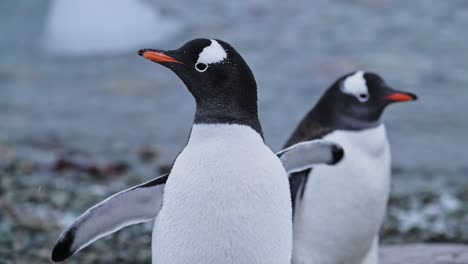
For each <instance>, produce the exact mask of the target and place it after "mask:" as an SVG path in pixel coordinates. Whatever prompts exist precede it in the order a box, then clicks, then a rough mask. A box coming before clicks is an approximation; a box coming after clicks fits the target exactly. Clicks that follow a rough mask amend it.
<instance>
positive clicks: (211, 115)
mask: <svg viewBox="0 0 468 264" xmlns="http://www.w3.org/2000/svg"><path fill="white" fill-rule="evenodd" d="M196 104H197V109H196V112H195V120H194V123H195V124H238V125H246V126H250V127H251V128H252V129H254V130H255V131H257V133H259V134H260V136H261V137H262V138H263V131H262V126H261V124H260V121H259V119H258V114H257V104H256V101H255V103H254V106H252V104H250V107H249V108H246V107H245V106H242V105H239V104H236V103H235V102H228V101H227V100H220V101H218V100H210V101H206V102H205V101H200V100H197V102H196Z"/></svg>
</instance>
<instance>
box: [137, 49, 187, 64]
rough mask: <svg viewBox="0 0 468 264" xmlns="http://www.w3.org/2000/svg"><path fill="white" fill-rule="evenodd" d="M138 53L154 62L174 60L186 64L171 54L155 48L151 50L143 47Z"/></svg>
mask: <svg viewBox="0 0 468 264" xmlns="http://www.w3.org/2000/svg"><path fill="white" fill-rule="evenodd" d="M138 55H140V56H142V57H143V58H146V59H148V60H151V61H154V62H158V63H161V62H174V63H180V64H184V63H183V62H180V61H178V60H176V59H174V58H172V57H171V56H168V55H166V54H164V53H162V52H159V51H155V50H149V49H143V50H140V51H138Z"/></svg>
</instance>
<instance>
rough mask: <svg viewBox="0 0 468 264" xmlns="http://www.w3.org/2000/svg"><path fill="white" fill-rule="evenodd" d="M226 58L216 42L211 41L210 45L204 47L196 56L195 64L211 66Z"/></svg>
mask: <svg viewBox="0 0 468 264" xmlns="http://www.w3.org/2000/svg"><path fill="white" fill-rule="evenodd" d="M226 58H227V53H226V51H225V50H224V49H223V47H222V46H221V45H220V44H219V43H218V41H216V40H213V39H212V40H211V44H210V45H209V46H207V47H205V48H204V49H203V50H202V52H200V55H198V60H197V63H204V64H207V65H208V64H213V63H219V62H222V61H223V60H225V59H226Z"/></svg>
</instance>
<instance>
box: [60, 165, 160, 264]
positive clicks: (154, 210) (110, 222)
mask: <svg viewBox="0 0 468 264" xmlns="http://www.w3.org/2000/svg"><path fill="white" fill-rule="evenodd" d="M168 176H169V174H164V175H162V176H159V177H157V178H155V179H153V180H151V181H148V182H145V183H142V184H140V185H137V186H134V187H132V188H129V189H127V190H124V191H121V192H119V193H116V194H114V195H112V196H110V197H109V198H107V199H105V200H104V201H102V202H100V203H98V204H96V205H95V206H93V207H91V208H89V209H88V210H87V211H86V212H84V213H83V214H82V215H80V216H79V217H78V218H77V219H76V220H75V221H74V222H73V223H72V224H71V225H70V226H69V227H68V228H67V229H66V230H65V231H64V232H63V233H62V234H61V235H60V237H59V239H58V241H57V243H56V244H55V246H54V249H53V251H52V260H53V261H55V262H58V261H63V260H65V259H67V258H68V257H70V256H72V255H73V254H75V253H76V252H78V251H80V250H81V249H83V248H85V247H86V246H88V245H89V244H91V243H93V242H94V241H96V240H98V239H99V238H102V237H104V236H107V235H109V234H112V233H114V232H116V231H118V230H120V229H122V228H124V227H126V226H129V225H134V224H138V223H143V222H147V221H150V220H153V219H154V218H155V217H156V216H157V214H158V213H159V208H160V207H161V205H162V201H163V193H164V186H165V183H166V181H167V178H168Z"/></svg>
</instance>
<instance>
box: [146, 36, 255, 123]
mask: <svg viewBox="0 0 468 264" xmlns="http://www.w3.org/2000/svg"><path fill="white" fill-rule="evenodd" d="M138 54H139V55H140V56H143V57H144V58H146V59H149V60H151V61H154V62H157V63H159V64H161V65H163V66H165V67H167V68H169V69H170V70H172V71H173V72H174V73H175V74H177V76H178V77H179V78H180V79H181V80H182V81H183V82H184V84H185V85H186V86H187V88H188V90H189V91H190V93H191V94H192V95H193V96H194V97H195V100H196V102H197V111H198V109H199V108H206V111H208V109H211V110H213V109H214V108H217V109H218V110H219V109H220V108H221V109H223V111H224V112H229V111H230V110H233V111H238V112H239V111H241V112H242V111H247V112H251V113H255V115H256V114H257V86H256V82H255V78H254V76H253V74H252V72H251V70H250V68H249V66H248V65H247V63H246V62H245V61H244V59H243V58H242V57H241V55H240V54H239V53H238V52H237V51H236V50H235V49H234V48H233V47H232V46H231V45H229V44H228V43H226V42H224V41H221V40H214V39H194V40H191V41H189V42H187V43H185V44H184V45H183V46H182V47H180V48H178V49H174V50H156V49H142V50H140V51H139V52H138Z"/></svg>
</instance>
